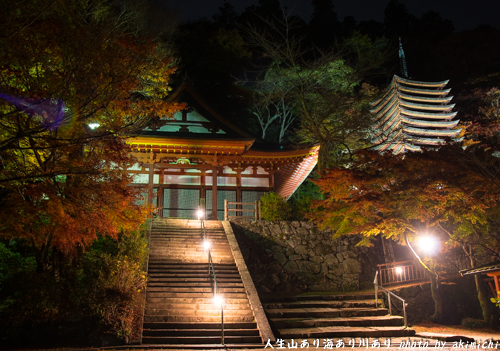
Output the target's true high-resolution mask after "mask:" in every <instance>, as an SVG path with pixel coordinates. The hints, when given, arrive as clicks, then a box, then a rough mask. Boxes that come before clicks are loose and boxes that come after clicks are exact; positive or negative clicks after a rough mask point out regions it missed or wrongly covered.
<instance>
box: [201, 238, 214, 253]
mask: <svg viewBox="0 0 500 351" xmlns="http://www.w3.org/2000/svg"><path fill="white" fill-rule="evenodd" d="M211 245H212V244H210V241H208V240H205V241H204V242H203V249H204V250H205V251H206V250H208V249H210V246H211Z"/></svg>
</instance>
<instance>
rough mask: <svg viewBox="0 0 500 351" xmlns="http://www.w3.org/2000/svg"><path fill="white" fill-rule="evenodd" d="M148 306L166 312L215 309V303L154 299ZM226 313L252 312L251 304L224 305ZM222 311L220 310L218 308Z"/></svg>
mask: <svg viewBox="0 0 500 351" xmlns="http://www.w3.org/2000/svg"><path fill="white" fill-rule="evenodd" d="M146 303H147V304H148V308H152V309H158V308H161V309H165V310H174V309H180V310H186V311H187V310H212V309H214V303H213V301H210V302H207V303H200V302H198V301H197V302H196V303H188V304H186V303H175V302H172V303H165V302H163V301H162V302H157V301H155V300H154V299H148V300H147V301H146ZM223 306H224V311H226V310H227V311H229V310H238V311H243V310H251V307H250V304H249V303H234V304H232V303H224V305H223ZM218 310H219V311H220V308H218Z"/></svg>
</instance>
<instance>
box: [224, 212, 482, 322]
mask: <svg viewBox="0 0 500 351" xmlns="http://www.w3.org/2000/svg"><path fill="white" fill-rule="evenodd" d="M231 226H232V228H233V231H234V234H235V236H236V238H237V240H238V243H239V246H240V249H241V252H242V255H243V257H244V258H245V261H246V263H247V267H248V270H249V272H250V274H251V276H252V279H253V281H254V284H255V286H256V288H257V290H258V292H259V293H269V292H308V291H344V292H348V291H356V290H362V289H373V278H374V277H375V271H376V269H377V264H380V263H383V262H384V255H383V250H382V247H381V246H382V245H381V244H380V243H379V242H378V241H376V242H375V245H374V246H373V247H370V248H367V247H356V246H355V245H356V244H357V243H358V242H359V241H360V239H361V238H360V237H359V236H350V237H343V238H339V239H333V238H332V235H333V234H332V232H331V231H320V230H318V228H316V227H315V226H314V225H313V224H312V223H310V222H297V221H293V222H288V221H277V222H271V221H245V220H233V221H231ZM391 290H393V292H394V293H395V294H396V295H398V296H401V297H402V298H403V299H405V300H406V302H407V303H408V307H407V312H408V322H409V323H410V324H412V323H416V322H421V321H425V320H429V318H430V316H431V315H432V314H433V312H434V302H433V300H432V297H431V292H430V284H429V283H425V284H415V285H411V286H408V287H404V288H397V289H391ZM441 290H442V296H443V300H444V306H443V307H444V315H445V322H447V323H453V324H460V321H461V320H462V319H463V318H465V317H472V318H480V316H481V315H480V308H479V304H478V302H477V298H476V297H475V287H474V284H473V280H472V279H465V278H458V279H456V280H455V281H449V282H445V283H443V284H442V286H441ZM384 295H385V294H384ZM385 300H386V304H387V298H385ZM393 300H394V303H393V313H394V314H401V312H402V311H401V310H402V308H401V303H400V302H399V300H397V299H393ZM478 312H479V314H478Z"/></svg>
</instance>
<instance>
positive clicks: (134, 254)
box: [74, 232, 147, 342]
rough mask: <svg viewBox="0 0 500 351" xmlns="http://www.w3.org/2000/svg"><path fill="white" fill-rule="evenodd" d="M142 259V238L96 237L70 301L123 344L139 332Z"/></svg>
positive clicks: (143, 275)
mask: <svg viewBox="0 0 500 351" xmlns="http://www.w3.org/2000/svg"><path fill="white" fill-rule="evenodd" d="M146 258H147V241H146V239H145V238H144V237H143V236H142V235H141V234H140V233H139V232H132V233H127V234H126V235H121V236H120V238H119V239H118V240H113V239H111V238H109V237H104V238H100V239H99V240H97V241H96V242H95V243H94V245H92V247H91V249H90V250H89V251H87V252H86V253H85V254H84V256H83V257H82V259H81V261H80V265H79V270H78V273H77V281H78V287H79V288H78V290H77V292H76V293H75V294H74V298H75V299H76V300H79V303H80V306H81V307H82V308H84V309H87V310H89V312H91V313H92V314H94V315H98V316H99V317H100V319H101V322H102V323H103V324H104V325H105V326H107V327H109V328H110V329H111V331H112V332H113V333H115V334H116V335H117V336H118V337H120V338H122V339H123V340H124V341H125V342H128V341H129V340H130V339H131V338H133V337H135V336H136V335H133V331H139V328H137V326H138V325H137V324H138V323H139V322H140V318H141V316H142V311H143V307H144V306H143V303H142V302H143V299H142V295H141V294H142V291H143V290H144V289H145V286H146V272H145V271H144V268H145V262H146Z"/></svg>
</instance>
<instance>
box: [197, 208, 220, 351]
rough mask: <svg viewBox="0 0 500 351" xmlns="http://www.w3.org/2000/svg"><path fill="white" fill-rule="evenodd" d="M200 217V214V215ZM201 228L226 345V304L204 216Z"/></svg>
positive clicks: (201, 218)
mask: <svg viewBox="0 0 500 351" xmlns="http://www.w3.org/2000/svg"><path fill="white" fill-rule="evenodd" d="M199 217H200V216H199ZM200 228H201V231H202V234H203V248H204V250H206V251H208V275H209V276H210V273H212V275H211V276H212V278H213V282H214V285H213V292H214V303H215V304H219V305H220V323H221V344H222V345H224V306H223V301H222V297H221V295H220V293H219V285H218V284H217V274H216V273H215V268H214V262H213V260H212V252H211V250H210V243H209V241H208V237H207V230H206V228H205V221H204V219H203V217H200Z"/></svg>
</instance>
